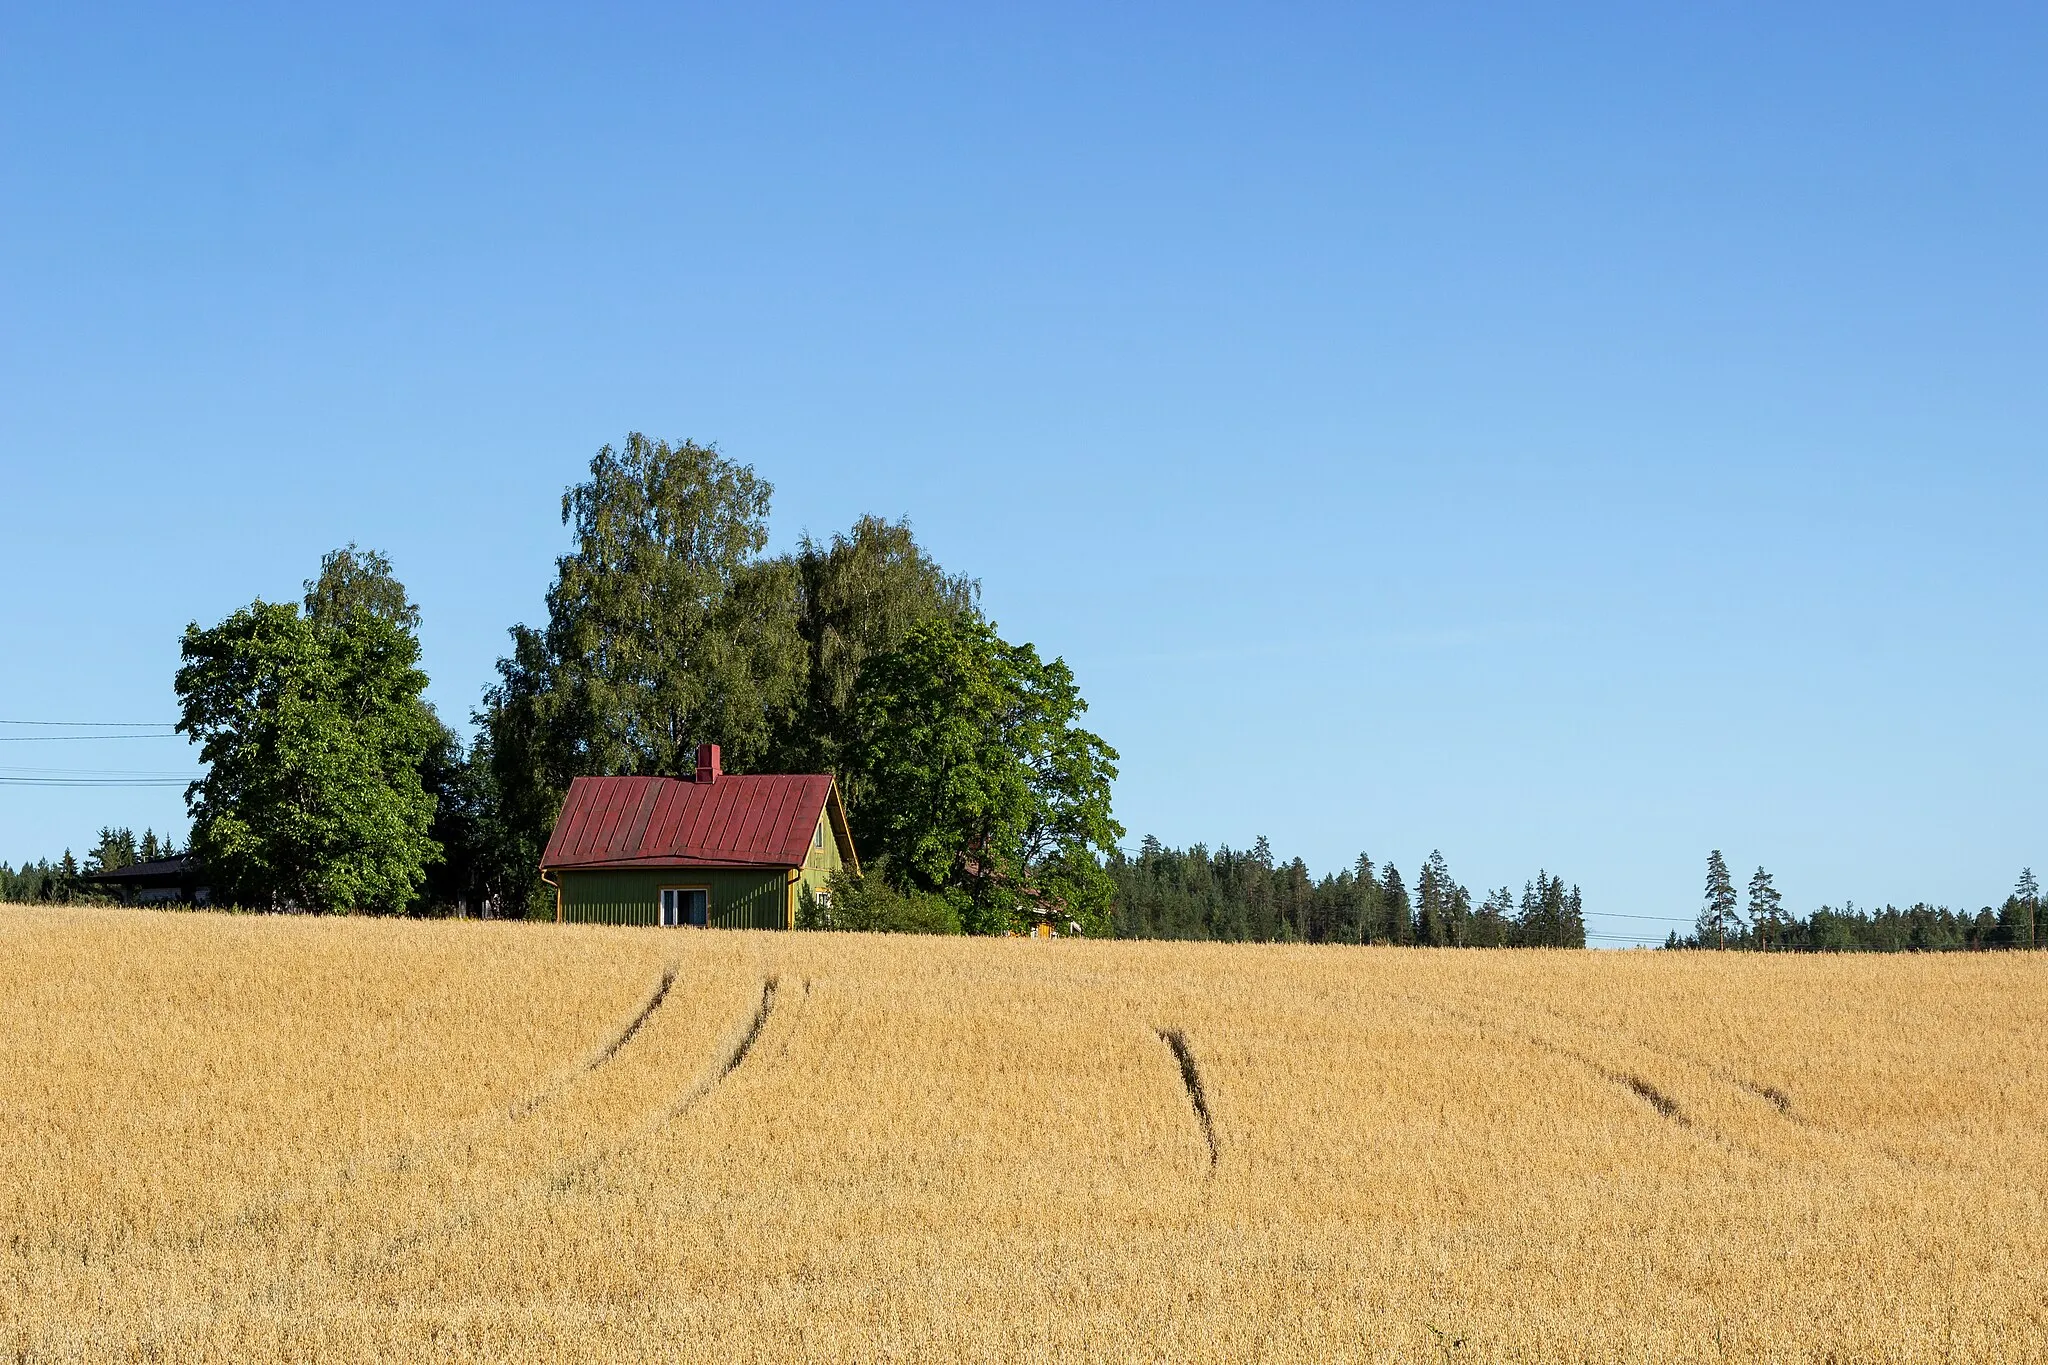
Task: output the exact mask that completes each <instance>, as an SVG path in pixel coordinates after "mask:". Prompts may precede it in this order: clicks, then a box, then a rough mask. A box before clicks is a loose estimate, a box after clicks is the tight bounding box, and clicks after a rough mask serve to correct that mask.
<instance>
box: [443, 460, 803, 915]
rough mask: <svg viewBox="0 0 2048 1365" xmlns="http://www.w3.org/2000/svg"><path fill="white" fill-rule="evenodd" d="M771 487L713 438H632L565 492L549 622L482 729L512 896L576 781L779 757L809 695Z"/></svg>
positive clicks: (494, 852) (522, 635)
mask: <svg viewBox="0 0 2048 1365" xmlns="http://www.w3.org/2000/svg"><path fill="white" fill-rule="evenodd" d="M772 491H773V490H772V488H771V487H770V485H769V484H768V483H767V481H766V480H764V479H761V478H759V477H758V476H756V475H755V473H754V471H753V469H752V468H751V467H749V466H746V465H739V464H734V463H733V462H732V461H730V460H727V459H726V458H725V457H724V456H722V455H720V454H719V453H718V451H717V450H716V449H715V448H713V447H710V446H700V445H697V444H696V443H695V442H691V441H684V442H682V443H680V444H670V443H669V442H667V441H658V440H650V439H649V438H647V437H645V436H643V435H641V434H640V433H638V432H634V433H632V434H631V435H629V436H628V437H627V438H626V441H625V444H624V446H623V447H621V448H618V449H614V448H613V447H611V446H605V447H604V448H603V449H601V450H599V451H598V452H597V454H596V455H595V456H593V457H592V459H591V462H590V474H589V477H588V478H587V479H585V480H584V481H583V482H582V483H579V484H576V485H574V486H573V487H571V488H570V489H569V490H568V491H567V492H566V493H564V494H563V496H562V521H563V523H564V524H565V525H567V526H569V527H570V528H571V531H572V533H573V535H574V538H575V549H574V550H573V551H572V552H571V553H569V554H566V555H563V556H562V557H560V558H559V559H557V560H556V561H555V582H554V585H553V586H552V587H551V588H549V590H548V595H547V608H548V623H547V626H546V628H545V629H544V630H534V629H531V628H529V627H526V626H515V627H514V628H513V630H512V653H511V654H510V655H508V656H507V657H505V658H502V659H500V660H499V661H498V675H499V682H498V685H497V686H495V687H493V688H492V689H491V690H490V691H489V692H488V693H487V694H486V695H485V699H484V707H483V710H482V711H481V712H480V713H479V714H478V717H477V719H478V721H479V723H480V726H481V727H482V729H483V731H484V738H483V739H482V740H481V741H480V745H479V747H480V751H481V755H482V757H483V759H484V760H485V761H487V762H488V763H489V764H490V765H491V770H490V772H489V773H488V775H487V776H486V777H485V778H484V779H483V780H482V781H481V784H480V787H481V790H482V791H484V793H485V794H486V797H487V799H489V800H490V801H492V802H494V803H495V805H494V808H493V813H492V815H491V817H490V818H489V819H488V821H487V822H486V823H487V826H488V828H487V831H486V833H487V835H488V838H489V845H490V848H489V851H488V854H487V857H486V861H488V862H489V863H490V864H492V866H493V869H494V871H493V872H492V874H491V875H492V876H493V878H494V879H495V880H496V881H497V882H498V883H499V884H500V887H501V890H502V892H503V894H505V895H506V897H507V898H508V899H510V900H515V901H517V900H524V899H527V898H529V897H530V896H531V894H532V893H533V891H534V890H535V889H536V885H535V864H536V863H537V860H538V857H539V854H540V851H541V848H542V847H543V846H544V845H545V843H546V840H547V833H548V826H549V824H550V823H551V822H552V821H553V819H554V815H555V812H556V810H557V809H558V808H559V806H560V802H561V798H562V794H563V792H564V791H565V790H566V789H567V787H568V784H569V781H570V779H571V778H574V777H576V776H579V775H584V774H593V775H622V774H632V775H645V776H662V777H683V776H687V775H688V774H689V773H690V772H691V771H692V770H693V769H694V766H695V755H696V748H697V745H699V744H700V743H706V742H709V743H716V744H718V745H720V746H722V748H723V751H724V760H725V764H726V766H727V767H728V768H730V769H731V770H732V771H734V772H745V771H748V770H749V769H750V768H753V767H755V766H756V765H758V764H759V763H761V762H762V761H763V760H764V758H765V757H766V756H767V755H768V753H769V751H770V748H771V745H772V743H773V741H774V739H775V737H776V735H777V734H778V733H781V732H783V731H785V730H786V727H787V726H788V725H789V723H790V721H791V719H792V716H793V713H794V711H795V709H796V707H797V706H798V705H799V704H800V702H801V701H802V699H803V696H804V675H805V668H806V656H805V650H804V642H803V638H802V636H801V635H800V634H799V633H798V630H797V611H796V603H797V596H798V594H797V576H798V570H797V567H796V565H795V564H793V563H792V562H791V561H789V560H784V559H763V558H761V550H762V547H763V546H764V545H766V543H767V539H768V528H767V515H768V504H769V497H770V494H771V493H772Z"/></svg>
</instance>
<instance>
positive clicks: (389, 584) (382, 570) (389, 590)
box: [305, 541, 420, 636]
mask: <svg viewBox="0 0 2048 1365" xmlns="http://www.w3.org/2000/svg"><path fill="white" fill-rule="evenodd" d="M305 607H306V618H307V619H308V620H310V621H312V622H314V623H315V624H316V625H319V626H321V627H330V626H336V625H339V624H341V623H342V622H343V621H346V620H347V619H348V618H349V616H350V614H351V613H354V612H358V611H366V612H368V613H369V614H370V615H372V616H376V617H380V618H382V619H383V620H386V621H389V622H391V624H393V625H395V626H397V627H398V628H399V629H400V630H403V631H405V632H406V633H407V634H409V635H414V636H417V635H418V634H419V629H420V609H419V608H418V607H417V606H415V605H414V604H413V600H412V598H411V597H409V596H408V595H407V594H406V591H405V585H404V584H403V583H400V582H399V581H398V577H397V575H395V574H394V573H392V571H391V561H390V560H389V559H388V558H386V557H385V556H384V554H383V553H382V552H381V551H378V550H358V549H357V548H356V544H355V542H354V541H350V542H349V543H348V547H347V548H346V549H341V550H330V551H328V552H327V553H326V554H324V555H322V556H321V557H320V576H319V577H317V578H309V579H307V580H306V602H305Z"/></svg>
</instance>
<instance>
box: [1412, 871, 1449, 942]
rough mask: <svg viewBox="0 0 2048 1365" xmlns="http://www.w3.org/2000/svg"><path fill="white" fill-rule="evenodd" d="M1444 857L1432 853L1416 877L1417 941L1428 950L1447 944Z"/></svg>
mask: <svg viewBox="0 0 2048 1365" xmlns="http://www.w3.org/2000/svg"><path fill="white" fill-rule="evenodd" d="M1443 865H1444V855H1443V854H1441V853H1432V854H1430V856H1429V859H1428V861H1426V862H1424V863H1423V865H1422V871H1420V872H1418V873H1417V874H1416V875H1415V941H1416V942H1417V943H1419V944H1421V945H1422V946H1423V947H1425V948H1434V947H1439V946H1441V945H1442V944H1443V942H1444V939H1445V936H1444V911H1445V909H1446V906H1445V900H1446V897H1445V895H1444V883H1445V882H1446V881H1447V880H1449V879H1448V878H1447V877H1445V876H1444V874H1443Z"/></svg>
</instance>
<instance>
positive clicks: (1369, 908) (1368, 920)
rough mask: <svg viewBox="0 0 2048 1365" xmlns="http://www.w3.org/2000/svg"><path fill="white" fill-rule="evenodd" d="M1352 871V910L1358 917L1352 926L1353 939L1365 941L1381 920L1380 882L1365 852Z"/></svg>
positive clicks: (1354, 940) (1360, 855) (1353, 865)
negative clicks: (1373, 927)
mask: <svg viewBox="0 0 2048 1365" xmlns="http://www.w3.org/2000/svg"><path fill="white" fill-rule="evenodd" d="M1352 873H1353V880H1352V883H1351V887H1352V892H1351V895H1352V910H1353V911H1354V912H1355V914H1356V917H1357V918H1356V923H1354V924H1353V926H1352V933H1353V940H1352V941H1353V942H1356V943H1364V942H1365V941H1366V939H1367V938H1369V937H1371V936H1372V926H1373V925H1375V924H1378V923H1379V920H1380V913H1381V912H1380V882H1379V878H1378V877H1375V876H1374V875H1373V870H1372V859H1371V858H1369V857H1367V856H1366V855H1365V854H1363V853H1361V854H1359V855H1358V861H1357V862H1356V863H1354V864H1352Z"/></svg>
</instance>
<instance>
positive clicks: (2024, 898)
mask: <svg viewBox="0 0 2048 1365" xmlns="http://www.w3.org/2000/svg"><path fill="white" fill-rule="evenodd" d="M2012 894H2013V897H2014V899H2016V900H2018V901H2019V902H2020V904H2021V905H2023V906H2025V907H2026V912H2027V913H2026V941H2025V942H2024V943H2021V944H2020V945H2019V946H2020V947H2022V948H2038V947H2040V946H2041V932H2040V925H2041V883H2039V882H2037V881H2035V880H2034V869H2033V868H2031V867H2023V868H2021V869H2020V881H2019V885H2018V886H2016V887H2014V888H2013V893H2012Z"/></svg>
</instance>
